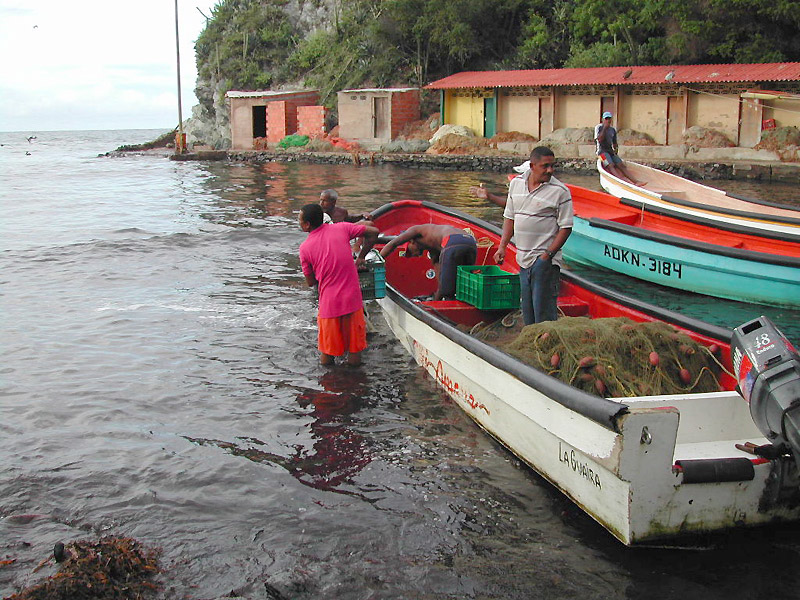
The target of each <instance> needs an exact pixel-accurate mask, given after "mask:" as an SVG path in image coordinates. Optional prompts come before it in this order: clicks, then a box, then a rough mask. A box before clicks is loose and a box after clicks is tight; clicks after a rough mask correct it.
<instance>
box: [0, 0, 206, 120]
mask: <svg viewBox="0 0 800 600" xmlns="http://www.w3.org/2000/svg"><path fill="white" fill-rule="evenodd" d="M215 4H216V2H215V1H214V0H178V22H179V26H180V55H181V89H182V94H181V97H182V104H183V118H184V119H187V118H188V117H190V116H191V109H192V106H194V105H195V104H197V99H196V98H195V95H194V86H195V80H196V78H197V72H196V69H195V62H194V60H195V59H194V41H195V40H196V39H197V36H198V35H199V34H200V32H201V31H202V29H203V27H204V26H205V19H204V17H203V15H202V14H200V11H202V12H203V13H205V14H206V15H207V16H211V8H212V7H213V6H214V5H215ZM198 8H199V10H198ZM176 70H177V65H176V49H175V0H136V1H124V0H76V1H74V2H68V1H66V0H0V131H48V130H59V129H67V130H69V129H145V128H146V129H149V128H164V129H170V128H172V127H175V126H176V125H177V124H178V84H177V76H176Z"/></svg>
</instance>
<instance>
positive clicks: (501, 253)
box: [494, 247, 506, 265]
mask: <svg viewBox="0 0 800 600" xmlns="http://www.w3.org/2000/svg"><path fill="white" fill-rule="evenodd" d="M505 259H506V249H505V248H503V247H500V248H498V249H497V252H495V253H494V262H496V263H497V264H498V265H502V264H503V261H504V260H505Z"/></svg>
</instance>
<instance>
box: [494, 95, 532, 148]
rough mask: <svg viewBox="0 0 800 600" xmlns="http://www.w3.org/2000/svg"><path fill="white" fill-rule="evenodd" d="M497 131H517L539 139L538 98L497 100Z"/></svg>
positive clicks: (501, 98)
mask: <svg viewBox="0 0 800 600" xmlns="http://www.w3.org/2000/svg"><path fill="white" fill-rule="evenodd" d="M497 104H498V106H497V131H498V132H506V131H519V132H520V133H527V134H529V135H532V136H534V137H536V138H538V137H539V98H537V97H535V96H505V95H504V94H502V93H501V94H500V95H499V96H498V98H497Z"/></svg>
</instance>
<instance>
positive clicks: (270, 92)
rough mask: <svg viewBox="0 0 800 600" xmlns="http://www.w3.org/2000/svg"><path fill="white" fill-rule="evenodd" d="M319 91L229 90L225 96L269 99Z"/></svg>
mask: <svg viewBox="0 0 800 600" xmlns="http://www.w3.org/2000/svg"><path fill="white" fill-rule="evenodd" d="M316 91H317V90H292V91H274V90H260V91H255V92H240V91H238V90H228V91H227V92H225V96H227V97H228V98H269V97H273V96H288V95H290V94H305V93H306V92H316Z"/></svg>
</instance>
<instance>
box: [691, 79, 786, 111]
mask: <svg viewBox="0 0 800 600" xmlns="http://www.w3.org/2000/svg"><path fill="white" fill-rule="evenodd" d="M683 89H685V90H688V91H690V92H694V93H695V94H705V95H706V96H715V97H718V98H723V99H725V100H730V101H731V102H738V103H739V104H747V102H746V100H747V99H746V98H738V99H735V98H731V97H729V96H727V95H725V94H715V93H714V92H706V91H704V90H696V89H694V88H690V87H687V86H683ZM762 107H764V108H768V109H770V110H780V111H783V112H788V113H791V114H795V115H800V110H792V109H790V108H780V107H779V106H763V105H762Z"/></svg>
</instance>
